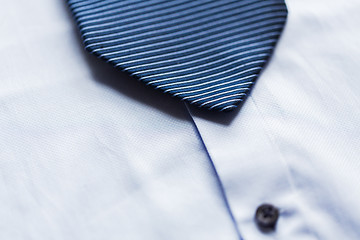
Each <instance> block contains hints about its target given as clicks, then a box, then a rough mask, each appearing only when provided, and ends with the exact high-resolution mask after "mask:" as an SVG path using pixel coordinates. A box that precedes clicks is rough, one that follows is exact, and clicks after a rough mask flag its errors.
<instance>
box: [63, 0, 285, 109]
mask: <svg viewBox="0 0 360 240" xmlns="http://www.w3.org/2000/svg"><path fill="white" fill-rule="evenodd" d="M68 4H69V6H70V9H71V10H72V12H73V15H74V17H75V19H76V21H77V23H78V26H79V28H80V31H81V35H82V37H83V41H84V44H85V47H86V49H87V50H88V51H90V52H91V53H93V54H95V55H96V56H98V57H100V58H101V59H104V60H105V61H107V62H109V63H110V64H112V65H113V66H115V67H117V68H120V69H121V70H123V71H126V72H128V73H129V74H131V75H135V76H136V77H137V78H138V79H140V80H141V81H142V82H144V83H146V84H148V85H150V86H153V87H154V88H157V89H161V90H162V91H164V92H166V93H169V94H171V95H172V96H175V97H178V98H180V99H182V100H185V101H187V102H189V103H191V104H194V105H197V106H199V107H205V108H208V109H216V110H220V111H226V110H231V109H234V108H235V107H236V106H237V105H238V104H239V103H240V102H241V101H243V100H244V99H245V98H246V96H247V95H248V94H249V92H250V90H251V88H252V86H253V84H254V82H255V80H256V79H257V77H258V76H259V73H260V72H261V70H262V69H263V67H264V66H265V64H266V62H267V60H268V59H269V57H270V55H271V53H272V51H273V49H274V46H275V44H276V42H277V40H278V38H279V36H280V34H281V31H282V29H283V27H284V24H285V21H286V17H287V10H286V6H285V3H284V1H283V0H215V1H214V0H173V1H169V0H165V1H162V0H149V1H144V0H68Z"/></svg>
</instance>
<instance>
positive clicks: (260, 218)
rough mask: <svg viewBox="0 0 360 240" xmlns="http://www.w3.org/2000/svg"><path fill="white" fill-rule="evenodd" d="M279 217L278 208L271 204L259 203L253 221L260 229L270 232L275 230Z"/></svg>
mask: <svg viewBox="0 0 360 240" xmlns="http://www.w3.org/2000/svg"><path fill="white" fill-rule="evenodd" d="M278 218H279V209H277V208H276V207H274V206H273V205H271V204H262V205H260V206H259V207H258V208H257V210H256V213H255V221H256V224H257V225H258V227H259V228H260V230H261V231H264V232H270V231H273V230H275V225H276V222H277V220H278Z"/></svg>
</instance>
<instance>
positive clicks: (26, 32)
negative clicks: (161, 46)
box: [0, 0, 360, 240]
mask: <svg viewBox="0 0 360 240" xmlns="http://www.w3.org/2000/svg"><path fill="white" fill-rule="evenodd" d="M287 6H288V9H289V15H288V22H287V26H286V27H285V30H284V32H283V35H282V37H281V39H280V41H279V43H278V45H277V48H276V50H275V53H274V56H273V57H272V59H271V61H270V62H269V64H268V66H267V68H266V69H265V71H263V73H262V75H261V76H260V78H259V79H258V81H257V83H256V85H255V87H254V89H253V91H252V93H251V96H250V97H249V98H248V99H247V100H246V102H245V103H244V104H243V105H242V106H241V107H240V108H238V109H237V110H235V111H233V112H231V113H214V112H207V111H204V110H199V109H196V108H193V107H188V106H186V105H185V104H184V103H183V102H180V101H178V100H175V99H172V98H171V97H169V96H167V95H164V94H162V93H160V92H158V91H155V90H153V89H150V88H149V87H146V86H144V85H143V84H141V83H140V82H137V81H136V80H135V79H133V78H131V77H129V76H128V75H126V74H124V73H122V72H120V71H118V70H116V69H113V68H112V67H111V66H109V65H108V64H106V63H103V62H102V61H100V60H98V59H96V58H95V57H93V56H90V55H89V54H88V53H86V52H85V51H84V50H83V46H82V44H81V40H80V37H79V34H78V31H77V27H76V26H75V24H74V23H73V21H72V17H71V15H70V12H69V10H68V9H67V6H66V3H65V1H57V0H51V1H49V0H34V1H25V0H16V1H2V2H1V8H0V30H1V33H2V34H1V35H2V38H1V40H0V53H1V55H2V58H1V59H0V83H1V88H0V150H1V151H0V202H1V205H2V206H1V208H0V229H1V231H0V239H11V240H12V239H15V240H18V239H19V240H20V239H21V240H22V239H36V240H41V239H44V240H45V239H46V240H49V239H51V240H52V239H54V240H60V239H87V240H92V239H94V240H95V239H96V240H97V239H109V240H111V239H124V240H128V239H129V240H137V239H156V240H158V239H164V240H184V239H187V240H188V239H189V240H190V239H196V240H199V239H206V240H212V239H214V240H215V239H216V240H218V239H221V240H223V239H224V240H227V239H229V240H237V239H245V240H252V239H256V240H259V239H286V240H289V239H291V240H293V239H294V240H296V239H305V240H307V239H321V240H323V239H326V240H328V239H329V240H332V239H334V240H338V239H359V238H360V230H359V229H360V228H359V222H360V207H359V204H358V199H360V161H359V160H360V157H359V156H360V128H359V124H360V97H359V94H358V93H359V92H360V81H359V77H360V69H359V67H358V62H359V60H360V59H359V58H360V47H359V44H358V37H359V36H360V29H359V28H358V25H357V23H358V22H359V20H360V19H359V18H360V16H359V14H358V12H359V10H360V2H359V1H357V0H349V1H346V2H344V1H340V0H332V1H329V0H316V1H310V0H302V1H296V0H288V1H287ZM262 203H271V204H274V205H275V206H277V207H278V208H279V209H280V217H279V221H278V223H277V226H276V231H274V232H273V233H262V232H261V231H259V230H258V229H257V228H256V224H255V221H254V214H255V211H256V208H257V206H259V205H260V204H262Z"/></svg>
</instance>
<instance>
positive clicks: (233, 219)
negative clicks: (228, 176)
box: [184, 102, 244, 240]
mask: <svg viewBox="0 0 360 240" xmlns="http://www.w3.org/2000/svg"><path fill="white" fill-rule="evenodd" d="M184 105H185V107H186V110H187V112H188V114H189V117H190V119H191V122H192V124H193V125H194V128H195V132H196V134H197V135H198V137H199V140H200V142H201V145H202V146H203V147H204V150H205V152H206V155H207V157H208V159H209V162H210V165H211V168H212V170H213V173H214V176H215V178H216V181H217V184H218V188H219V190H220V193H221V196H222V198H223V200H224V204H225V207H226V209H227V211H228V213H229V215H230V218H231V221H232V222H233V224H234V227H235V231H236V234H237V235H238V237H239V240H244V239H243V237H242V236H241V234H240V231H239V227H238V224H237V221H236V219H235V217H234V214H233V213H232V210H231V207H230V203H229V200H228V198H227V196H226V192H225V188H224V185H223V184H222V182H221V179H220V176H219V174H218V172H217V170H216V167H215V164H214V162H213V160H212V158H211V156H210V153H209V151H208V149H207V147H206V145H205V142H204V139H203V138H202V136H201V133H200V130H199V128H198V127H197V125H196V123H195V121H194V118H193V117H192V115H191V112H190V109H189V107H188V105H187V103H185V102H184Z"/></svg>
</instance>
